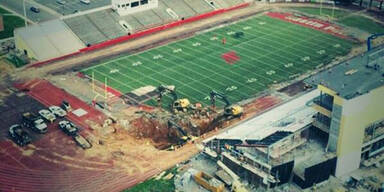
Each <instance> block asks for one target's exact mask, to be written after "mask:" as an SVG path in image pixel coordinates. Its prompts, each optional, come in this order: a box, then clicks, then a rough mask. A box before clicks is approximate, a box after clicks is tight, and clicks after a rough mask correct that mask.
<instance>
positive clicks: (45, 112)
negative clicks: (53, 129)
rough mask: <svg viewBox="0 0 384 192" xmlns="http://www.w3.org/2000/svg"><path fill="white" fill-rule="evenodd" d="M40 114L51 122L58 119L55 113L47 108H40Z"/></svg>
mask: <svg viewBox="0 0 384 192" xmlns="http://www.w3.org/2000/svg"><path fill="white" fill-rule="evenodd" d="M39 114H40V116H41V117H43V118H44V119H45V120H47V121H49V122H50V123H53V122H54V121H55V120H56V116H55V114H53V113H52V112H51V111H49V110H47V109H42V110H40V111H39Z"/></svg>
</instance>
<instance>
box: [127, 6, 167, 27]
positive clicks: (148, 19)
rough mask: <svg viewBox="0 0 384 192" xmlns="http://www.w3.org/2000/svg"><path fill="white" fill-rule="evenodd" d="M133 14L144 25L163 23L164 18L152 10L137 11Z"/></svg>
mask: <svg viewBox="0 0 384 192" xmlns="http://www.w3.org/2000/svg"><path fill="white" fill-rule="evenodd" d="M132 16H133V17H135V18H136V19H137V21H138V22H140V23H141V24H142V25H143V26H155V25H160V24H162V23H163V20H162V19H161V18H160V17H159V16H158V15H156V14H155V12H153V11H152V10H148V11H143V12H139V13H135V14H133V15H132Z"/></svg>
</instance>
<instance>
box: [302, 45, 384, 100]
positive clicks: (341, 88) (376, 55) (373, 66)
mask: <svg viewBox="0 0 384 192" xmlns="http://www.w3.org/2000/svg"><path fill="white" fill-rule="evenodd" d="M305 82H306V83H308V84H312V85H318V84H321V85H324V86H325V87H327V88H329V89H331V90H333V91H335V92H336V93H337V94H338V95H339V96H341V97H343V98H345V99H348V100H349V99H352V98H354V97H357V96H359V95H363V94H365V93H368V92H369V91H371V90H373V89H376V88H378V87H381V86H383V85H384V46H381V47H377V48H375V49H372V50H371V51H369V52H366V53H364V54H361V55H359V56H357V57H354V58H352V59H350V60H348V61H345V62H343V63H341V64H339V65H337V66H335V67H332V68H330V69H327V70H325V71H323V72H321V73H319V74H317V75H314V76H312V77H310V78H308V79H307V80H306V81H305Z"/></svg>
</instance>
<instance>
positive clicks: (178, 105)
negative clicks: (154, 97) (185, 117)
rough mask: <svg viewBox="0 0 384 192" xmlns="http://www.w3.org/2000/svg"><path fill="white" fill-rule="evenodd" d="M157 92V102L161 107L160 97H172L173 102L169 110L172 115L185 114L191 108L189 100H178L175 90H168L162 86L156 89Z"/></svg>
mask: <svg viewBox="0 0 384 192" xmlns="http://www.w3.org/2000/svg"><path fill="white" fill-rule="evenodd" d="M157 91H158V92H159V97H158V102H159V103H160V105H161V100H162V97H163V96H164V95H167V94H169V93H170V94H171V95H172V97H173V101H172V104H171V110H172V112H174V113H177V112H187V111H188V109H190V108H192V105H191V103H190V102H189V100H188V99H187V98H182V99H179V98H178V97H177V94H176V91H175V89H170V88H168V87H166V86H164V85H160V86H159V87H158V88H157Z"/></svg>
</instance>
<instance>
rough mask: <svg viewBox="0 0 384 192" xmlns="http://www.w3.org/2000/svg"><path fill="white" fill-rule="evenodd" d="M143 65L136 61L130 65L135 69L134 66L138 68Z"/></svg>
mask: <svg viewBox="0 0 384 192" xmlns="http://www.w3.org/2000/svg"><path fill="white" fill-rule="evenodd" d="M142 64H143V63H142V62H141V61H137V62H134V63H132V66H134V67H136V66H139V65H142Z"/></svg>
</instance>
